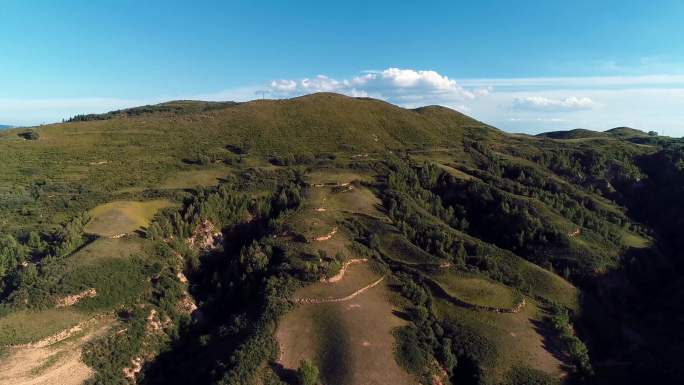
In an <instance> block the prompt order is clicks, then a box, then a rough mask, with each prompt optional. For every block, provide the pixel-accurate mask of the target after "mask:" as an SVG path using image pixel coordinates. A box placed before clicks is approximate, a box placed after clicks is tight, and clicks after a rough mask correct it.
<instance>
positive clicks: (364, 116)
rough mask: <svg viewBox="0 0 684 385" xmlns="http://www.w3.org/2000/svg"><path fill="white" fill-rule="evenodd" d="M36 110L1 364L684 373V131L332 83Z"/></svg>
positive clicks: (6, 178) (1, 155)
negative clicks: (603, 128)
mask: <svg viewBox="0 0 684 385" xmlns="http://www.w3.org/2000/svg"><path fill="white" fill-rule="evenodd" d="M26 132H27V130H26V129H10V130H4V131H2V132H0V282H1V284H0V300H1V304H0V345H2V347H0V367H2V368H7V373H30V372H32V371H33V372H36V371H40V372H41V373H43V374H44V375H49V374H50V373H51V372H50V367H52V366H53V365H54V366H55V367H57V366H59V365H56V364H55V362H56V361H58V359H59V357H71V358H70V359H73V360H75V361H73V362H72V363H71V364H73V365H86V364H87V365H88V366H90V367H91V368H92V369H93V370H94V374H93V376H94V377H93V378H92V381H93V383H107V384H109V383H126V381H129V380H131V381H132V380H136V381H138V382H139V383H143V384H176V383H177V384H185V383H198V384H210V383H220V384H282V383H296V377H297V370H298V366H299V365H300V361H302V360H307V362H308V363H311V364H313V365H315V366H317V367H318V368H319V371H320V378H321V379H322V381H323V383H324V384H343V385H347V384H357V383H372V382H373V381H375V382H378V381H382V379H383V378H385V379H386V378H391V381H392V382H396V383H407V384H408V383H416V382H422V383H436V382H435V381H439V382H441V383H443V384H447V383H458V384H502V383H503V384H528V383H537V384H558V383H562V382H567V383H575V382H578V383H608V384H612V383H616V384H617V383H625V382H626V381H627V382H629V381H633V380H635V379H638V380H639V381H642V382H643V381H655V382H657V383H674V382H673V381H675V380H677V379H679V378H681V376H682V375H684V373H683V372H682V370H681V365H679V363H678V357H681V353H682V346H684V344H680V343H674V342H681V341H682V340H684V338H681V333H680V332H679V331H678V330H679V329H678V327H677V322H678V321H677V320H678V319H679V318H677V317H678V316H679V315H682V314H684V309H682V307H681V303H684V302H682V301H681V299H684V291H682V290H681V288H682V287H684V284H683V282H684V281H683V280H682V279H681V278H680V277H681V276H682V275H681V274H679V272H681V271H682V269H684V261H683V260H681V258H680V256H679V255H678V253H677V252H676V250H680V247H681V246H683V245H681V239H680V238H681V237H679V236H678V229H679V228H681V226H680V225H682V223H681V221H682V219H681V218H683V217H684V210H683V208H684V205H682V203H681V199H680V195H679V193H680V192H681V188H682V187H683V186H684V171H682V167H681V164H682V159H684V150H682V147H681V144H680V142H679V141H678V140H675V139H669V138H663V137H658V138H651V137H649V135H648V134H646V133H642V132H640V131H639V132H637V131H636V130H632V129H628V128H619V129H613V130H609V131H607V132H605V133H599V132H592V131H588V130H572V131H567V132H551V133H547V134H542V135H540V136H536V137H533V136H524V135H512V134H506V133H504V132H502V131H499V130H497V129H496V128H494V127H491V126H488V125H486V124H484V123H481V122H478V121H476V120H474V119H472V118H470V117H468V116H465V115H463V114H460V113H458V112H456V111H453V110H450V109H447V108H444V107H438V106H429V107H423V108H418V109H404V108H400V107H397V106H394V105H391V104H388V103H386V102H383V101H379V100H374V99H369V98H351V97H346V96H341V95H336V94H328V93H322V94H314V95H308V96H303V97H299V98H293V99H288V100H257V101H252V102H247V103H232V102H226V103H217V102H196V101H174V102H168V103H163V104H159V105H155V106H144V107H138V108H132V109H126V110H121V111H114V112H110V113H107V114H100V115H79V116H76V117H74V118H72V119H71V120H70V121H68V122H65V123H60V124H53V125H46V126H41V127H37V128H35V129H33V131H32V132H35V133H36V135H32V137H31V138H30V139H31V140H27V138H26V137H25V136H22V134H23V133H26ZM550 139H558V140H550ZM622 139H627V140H622ZM637 139H638V140H637ZM633 142H639V144H637V143H633ZM646 142H648V143H646ZM645 314H646V315H647V316H645ZM93 317H99V318H97V319H100V320H104V319H106V320H107V321H106V322H105V321H102V325H109V326H107V329H98V332H97V333H95V332H92V333H91V332H88V331H86V330H91V329H94V328H91V329H88V328H86V327H85V326H84V325H85V324H84V323H85V322H89V321H88V320H91V319H93ZM34 320H35V321H34ZM378 320H383V322H378ZM44 325H50V327H45V326H44ZM98 325H100V324H99V323H98ZM654 326H657V327H654ZM74 330H76V331H74ZM73 333H82V336H83V339H82V340H79V341H80V342H78V343H69V341H72V342H73V341H74V338H76V337H73V336H72V334H73ZM302 336H305V337H302ZM79 338H80V337H79ZM64 341H66V342H64ZM666 341H672V342H673V343H665V342H666ZM30 343H32V345H26V344H30ZM57 348H59V349H62V350H64V351H65V353H63V354H62V353H60V355H59V356H57V355H55V354H54V353H51V354H52V355H50V354H49V352H48V350H45V351H42V350H40V349H57ZM27 349H38V350H37V351H38V353H35V354H39V355H41V354H42V356H45V357H47V356H48V355H49V356H50V357H53V358H51V359H50V360H48V359H45V362H42V361H37V362H33V361H30V360H22V359H19V357H23V355H26V354H28V353H27V352H28V350H27ZM65 349H66V350H65ZM69 349H71V350H69ZM74 349H76V350H74ZM79 349H81V350H82V353H83V354H82V357H83V359H82V362H81V361H79V360H80V358H79V357H81V355H80V354H76V353H74V352H77V351H78V350H79ZM31 352H34V350H31ZM42 356H41V357H42ZM376 357H381V358H376ZM70 362H71V361H70ZM1 365H6V366H1ZM17 365H18V366H17ZM22 365H23V366H22ZM307 365H308V364H307ZM85 372H87V370H86V371H84V373H85ZM22 378H23V377H22ZM126 378H127V379H126ZM79 380H85V378H81V379H79ZM8 381H18V378H15V377H13V378H10V379H8ZM74 381H75V382H76V379H74Z"/></svg>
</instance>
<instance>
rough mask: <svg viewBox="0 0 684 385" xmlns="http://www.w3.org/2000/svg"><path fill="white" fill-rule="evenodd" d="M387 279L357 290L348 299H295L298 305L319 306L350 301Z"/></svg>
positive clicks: (382, 278) (381, 279)
mask: <svg viewBox="0 0 684 385" xmlns="http://www.w3.org/2000/svg"><path fill="white" fill-rule="evenodd" d="M384 279H385V277H381V278H380V279H378V280H377V281H375V282H373V283H371V284H370V285H367V286H364V287H362V288H360V289H359V290H356V291H355V292H353V293H351V294H349V295H348V296H346V297H342V298H297V299H295V302H297V303H302V304H304V303H310V304H319V303H330V302H345V301H349V300H351V299H354V298H355V297H357V296H359V295H361V294H363V293H364V292H366V291H368V290H370V289H372V288H374V287H375V286H377V285H379V284H380V282H382V281H383V280H384Z"/></svg>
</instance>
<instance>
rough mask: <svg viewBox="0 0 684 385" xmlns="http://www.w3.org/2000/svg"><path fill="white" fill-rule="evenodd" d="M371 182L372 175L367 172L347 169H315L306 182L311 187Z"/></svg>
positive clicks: (308, 175)
mask: <svg viewBox="0 0 684 385" xmlns="http://www.w3.org/2000/svg"><path fill="white" fill-rule="evenodd" d="M357 180H358V181H372V180H373V175H372V174H371V173H368V172H363V171H357V170H348V169H335V168H330V169H325V168H324V169H317V170H314V171H312V172H310V173H308V174H307V181H308V182H309V183H311V184H313V185H318V184H325V185H341V184H346V183H351V182H354V181H357Z"/></svg>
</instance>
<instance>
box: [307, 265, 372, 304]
mask: <svg viewBox="0 0 684 385" xmlns="http://www.w3.org/2000/svg"><path fill="white" fill-rule="evenodd" d="M379 278H380V276H378V275H377V274H375V273H374V272H372V271H371V269H370V268H369V267H368V264H367V263H356V264H352V265H349V267H348V268H347V270H346V272H345V274H344V278H342V279H341V280H340V281H338V282H335V283H326V282H317V283H314V284H311V285H309V286H306V287H304V288H302V289H300V290H298V291H297V294H296V295H295V298H298V299H302V298H310V299H326V298H343V297H346V296H348V295H350V294H353V293H354V292H356V291H357V290H359V289H361V288H363V287H366V286H368V285H370V284H372V283H373V282H375V281H377V280H378V279H379Z"/></svg>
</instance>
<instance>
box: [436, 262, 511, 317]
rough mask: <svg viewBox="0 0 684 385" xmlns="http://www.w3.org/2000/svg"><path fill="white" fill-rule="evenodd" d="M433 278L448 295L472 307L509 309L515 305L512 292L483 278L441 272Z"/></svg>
mask: <svg viewBox="0 0 684 385" xmlns="http://www.w3.org/2000/svg"><path fill="white" fill-rule="evenodd" d="M433 278H434V280H435V281H436V282H437V283H438V284H439V285H440V286H441V287H442V288H444V290H445V291H446V292H447V293H449V295H452V296H454V297H456V298H458V299H459V300H462V301H464V302H467V303H470V304H473V305H478V306H488V307H497V308H502V309H509V308H512V307H514V306H515V305H516V304H517V296H516V295H515V293H514V292H513V290H511V289H510V288H509V287H507V286H505V285H502V284H500V283H498V282H496V281H492V280H491V279H488V278H485V277H480V276H477V275H474V274H465V273H458V272H451V271H448V270H443V271H441V272H439V273H437V274H435V275H433Z"/></svg>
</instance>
